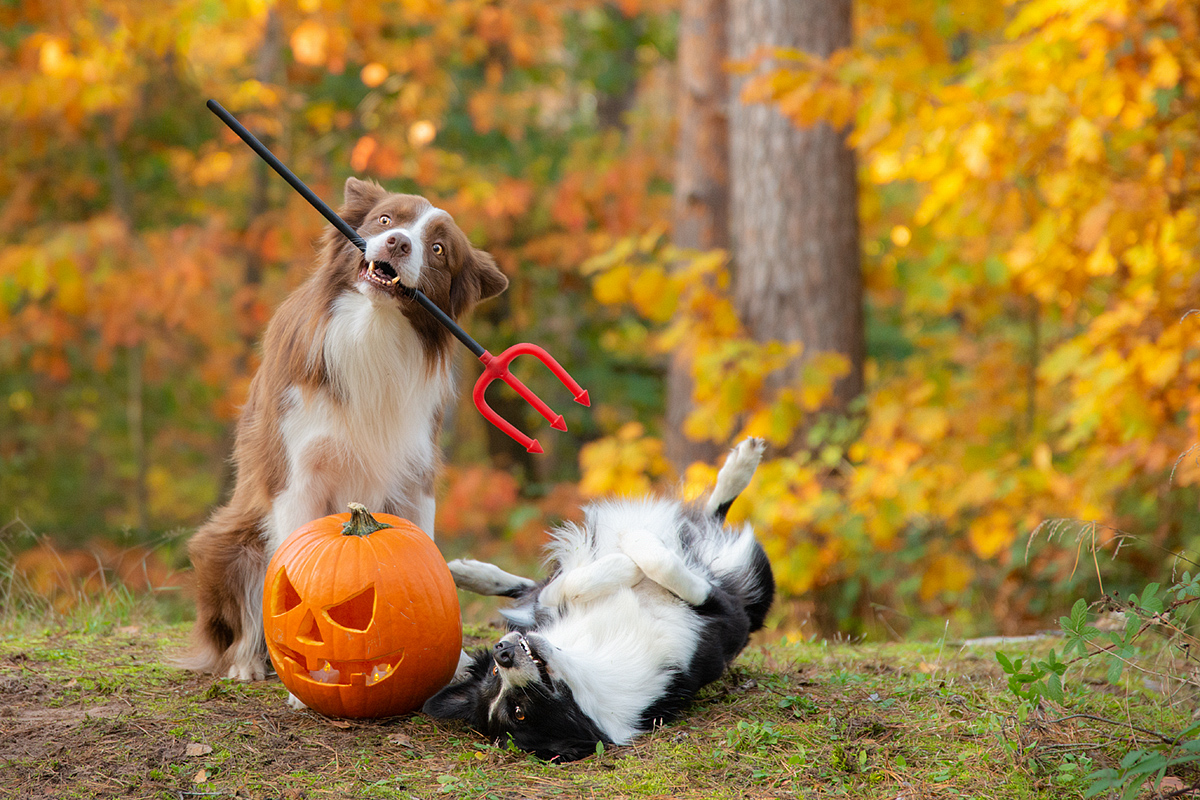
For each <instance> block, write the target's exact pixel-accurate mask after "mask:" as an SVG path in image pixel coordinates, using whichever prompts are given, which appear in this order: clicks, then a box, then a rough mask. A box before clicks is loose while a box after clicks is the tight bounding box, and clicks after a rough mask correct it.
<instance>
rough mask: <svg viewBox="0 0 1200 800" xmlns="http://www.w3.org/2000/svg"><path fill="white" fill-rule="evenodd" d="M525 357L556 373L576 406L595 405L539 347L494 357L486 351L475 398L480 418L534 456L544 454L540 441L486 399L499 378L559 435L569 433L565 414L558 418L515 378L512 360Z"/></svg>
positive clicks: (515, 348)
mask: <svg viewBox="0 0 1200 800" xmlns="http://www.w3.org/2000/svg"><path fill="white" fill-rule="evenodd" d="M521 355H531V356H536V357H537V359H538V360H539V361H541V362H542V363H543V364H545V365H546V366H547V367H549V368H550V371H551V372H553V373H554V376H555V377H556V378H558V379H559V380H560V381H562V384H563V386H566V387H567V388H568V389H570V390H571V394H572V395H573V396H574V397H575V402H576V403H582V404H583V405H585V406H590V405H591V404H592V401H591V399H590V398H588V393H587V391H586V390H585V389H584V388H583V387H582V386H580V385H579V383H578V382H577V381H576V380H575V379H574V378H572V377H571V376H570V375H569V374H567V371H566V370H565V369H563V366H562V364H559V363H558V362H557V361H555V360H554V356H552V355H550V354H549V353H547V352H546V351H545V350H543V349H542V348H540V347H538V346H537V345H536V344H529V343H528V342H523V343H521V344H514V345H513V346H512V347H510V348H508V349H507V350H505V351H504V352H503V353H501V354H500V355H498V356H494V355H492V354H491V353H489V352H488V351H487V350H484V351H483V354H482V355H481V356H479V360H480V361H482V362H483V374H482V375H480V376H479V380H477V381H476V382H475V393H474V395H473V396H474V398H475V407H476V408H478V409H479V413H480V414H483V416H484V419H486V420H487V421H488V422H490V423H492V424H493V425H495V426H496V427H497V428H499V429H500V430H502V431H504V432H505V433H507V434H508V435H509V436H511V437H512V438H514V439H516V440H517V441H518V442H520V443H521V446H522V447H524V448H525V449H526V451H528V452H530V453H541V452H543V451H542V446H541V445H540V444H538V440H537V439H531V438H529V437H528V436H526V435H525V434H523V433H521V432H520V431H519V430H517V428H516V426H514V425H513V424H512V423H511V422H509V421H508V420H506V419H504V417H502V416H500V415H499V414H497V413H496V412H495V411H494V410H493V409H492V407H491V406H489V405H488V404H487V400H486V399H484V396H483V394H484V392H486V391H487V387H488V386H489V385H490V384H491V383H492V381H494V380H496V379H497V378H499V379H500V380H502V381H504V382H505V383H507V384H508V385H509V386H511V387H512V388H513V391H515V392H516V393H517V394H519V395H521V397H524V398H525V400H526V401H527V402H528V403H529V404H530V405H531V406H533V407H534V408H535V409H536V410H537V412H538V413H539V414H541V415H542V416H543V417H545V418H546V421H547V422H549V423H550V427H551V428H554V429H555V430H558V431H565V430H566V429H567V423H566V422H564V421H563V418H562V414H555V413H554V411H553V409H551V408H550V406H548V405H546V404H545V403H544V402H542V398H540V397H538V396H537V395H536V394H534V393H533V391H532V390H531V389H530V388H529V387H528V386H526V385H525V384H523V383H521V381H520V380H518V379H517V376H516V375H513V374H512V373H511V372H509V371H508V365H509V364H511V363H512V360H513V359H514V358H516V357H517V356H521Z"/></svg>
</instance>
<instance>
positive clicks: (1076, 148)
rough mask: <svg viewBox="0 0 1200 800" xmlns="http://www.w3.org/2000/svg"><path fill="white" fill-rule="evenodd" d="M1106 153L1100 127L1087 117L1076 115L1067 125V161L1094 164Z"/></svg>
mask: <svg viewBox="0 0 1200 800" xmlns="http://www.w3.org/2000/svg"><path fill="white" fill-rule="evenodd" d="M1103 155H1104V141H1103V139H1102V138H1101V136H1100V129H1099V128H1098V127H1096V125H1095V123H1093V122H1092V121H1091V120H1089V119H1087V118H1086V117H1076V118H1075V119H1073V120H1071V124H1070V125H1069V126H1068V127H1067V163H1069V164H1078V163H1080V162H1087V163H1089V164H1094V163H1096V162H1098V161H1099V160H1100V158H1101V157H1102V156H1103Z"/></svg>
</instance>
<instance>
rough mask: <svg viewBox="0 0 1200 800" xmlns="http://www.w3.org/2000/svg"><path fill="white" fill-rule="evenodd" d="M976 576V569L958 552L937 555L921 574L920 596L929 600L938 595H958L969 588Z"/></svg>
mask: <svg viewBox="0 0 1200 800" xmlns="http://www.w3.org/2000/svg"><path fill="white" fill-rule="evenodd" d="M974 577H975V570H973V569H972V568H971V565H970V564H969V563H967V560H966V559H964V558H963V557H962V556H960V555H958V554H957V553H944V554H942V555H939V556H935V557H934V558H933V559H931V560H930V562H929V565H928V566H927V567H926V568H925V574H923V575H922V576H921V588H920V589H919V590H918V596H919V597H920V598H921V599H922V600H924V601H926V602H928V601H930V600H933V599H934V598H935V597H937V596H938V595H943V594H946V595H957V594H958V593H960V592H962V590H963V589H965V588H967V585H968V584H969V583H970V582H971V579H972V578H974Z"/></svg>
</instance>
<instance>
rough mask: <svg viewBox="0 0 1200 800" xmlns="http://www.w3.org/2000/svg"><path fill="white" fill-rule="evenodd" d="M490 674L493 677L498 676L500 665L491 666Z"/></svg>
mask: <svg viewBox="0 0 1200 800" xmlns="http://www.w3.org/2000/svg"><path fill="white" fill-rule="evenodd" d="M492 674H493V675H499V674H500V665H499V664H492Z"/></svg>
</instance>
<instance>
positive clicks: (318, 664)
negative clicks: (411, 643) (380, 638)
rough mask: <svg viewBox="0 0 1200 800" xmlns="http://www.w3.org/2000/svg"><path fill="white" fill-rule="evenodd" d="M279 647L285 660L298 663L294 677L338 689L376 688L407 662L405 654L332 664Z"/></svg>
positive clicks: (329, 661)
mask: <svg viewBox="0 0 1200 800" xmlns="http://www.w3.org/2000/svg"><path fill="white" fill-rule="evenodd" d="M276 646H277V647H278V649H279V651H280V653H281V655H282V656H283V657H284V658H286V659H288V660H289V661H293V662H295V666H294V667H293V669H292V674H293V676H295V677H296V678H298V679H300V680H303V681H308V682H310V683H324V684H331V685H336V686H372V685H374V684H376V683H380V682H381V681H383V680H385V679H387V678H390V677H391V676H392V673H394V672H395V671H396V668H397V667H398V666H400V662H401V661H403V660H404V653H403V652H399V653H393V654H391V655H386V656H381V657H379V658H375V659H371V660H369V661H331V660H329V659H324V658H314V657H312V656H305V655H302V654H300V653H298V652H296V651H295V650H292V649H291V648H289V647H285V646H283V645H276Z"/></svg>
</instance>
